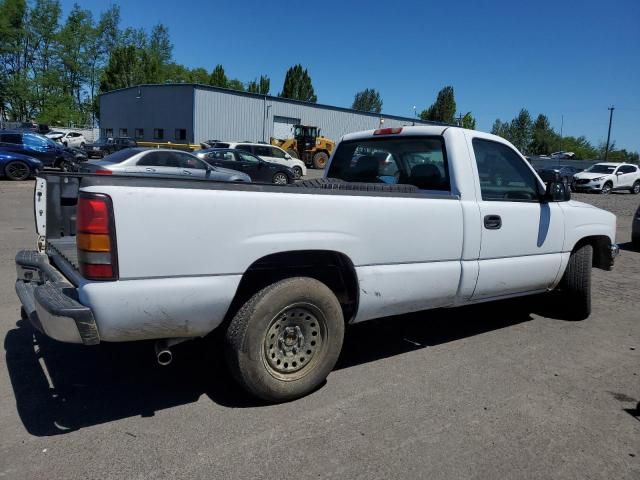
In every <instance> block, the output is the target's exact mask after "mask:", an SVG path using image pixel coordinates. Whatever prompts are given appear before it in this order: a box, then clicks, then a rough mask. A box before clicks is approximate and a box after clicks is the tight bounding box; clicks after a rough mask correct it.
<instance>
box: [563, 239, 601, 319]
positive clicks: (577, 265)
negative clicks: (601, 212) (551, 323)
mask: <svg viewBox="0 0 640 480" xmlns="http://www.w3.org/2000/svg"><path fill="white" fill-rule="evenodd" d="M592 263H593V247H592V246H591V245H582V246H581V247H579V248H577V249H576V250H575V251H574V252H573V253H571V257H570V258H569V264H568V265H567V269H566V270H565V272H564V276H563V277H562V280H561V281H560V285H558V291H559V292H560V294H561V296H562V309H563V310H564V313H565V314H566V316H567V317H568V318H570V319H572V320H584V319H585V318H587V317H588V316H589V315H590V314H591V265H592Z"/></svg>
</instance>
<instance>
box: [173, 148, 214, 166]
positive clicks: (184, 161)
mask: <svg viewBox="0 0 640 480" xmlns="http://www.w3.org/2000/svg"><path fill="white" fill-rule="evenodd" d="M173 155H174V156H175V157H176V159H177V160H178V162H179V164H180V167H181V168H196V169H198V170H206V168H207V167H206V165H205V163H204V162H203V161H202V160H200V159H199V158H197V157H194V156H193V155H189V154H188V153H183V152H173Z"/></svg>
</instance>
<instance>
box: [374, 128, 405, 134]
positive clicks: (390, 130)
mask: <svg viewBox="0 0 640 480" xmlns="http://www.w3.org/2000/svg"><path fill="white" fill-rule="evenodd" d="M400 132H402V127H397V128H379V129H377V130H376V131H374V132H373V134H374V135H393V134H395V133H400Z"/></svg>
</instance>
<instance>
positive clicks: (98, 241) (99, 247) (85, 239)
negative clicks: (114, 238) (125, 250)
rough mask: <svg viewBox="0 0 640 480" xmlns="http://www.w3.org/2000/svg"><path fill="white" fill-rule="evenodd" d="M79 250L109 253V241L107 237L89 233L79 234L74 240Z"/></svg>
mask: <svg viewBox="0 0 640 480" xmlns="http://www.w3.org/2000/svg"><path fill="white" fill-rule="evenodd" d="M76 243H77V246H78V248H79V249H80V250H86V251H88V252H110V251H111V241H110V240H109V235H97V234H91V233H79V234H78V235H77V238H76Z"/></svg>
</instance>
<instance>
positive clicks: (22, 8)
mask: <svg viewBox="0 0 640 480" xmlns="http://www.w3.org/2000/svg"><path fill="white" fill-rule="evenodd" d="M27 12H28V11H27V3H26V1H25V0H4V1H3V2H2V3H0V96H1V98H2V102H3V103H2V115H3V117H5V118H8V119H10V120H27V118H29V116H30V114H31V109H30V102H29V100H30V98H29V97H30V93H31V92H30V84H29V77H28V74H29V72H28V68H29V53H30V52H29V50H28V48H27V46H28V38H29V37H28V34H27Z"/></svg>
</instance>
